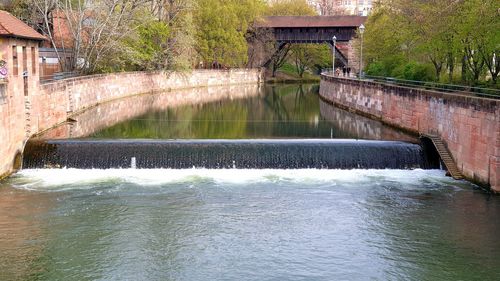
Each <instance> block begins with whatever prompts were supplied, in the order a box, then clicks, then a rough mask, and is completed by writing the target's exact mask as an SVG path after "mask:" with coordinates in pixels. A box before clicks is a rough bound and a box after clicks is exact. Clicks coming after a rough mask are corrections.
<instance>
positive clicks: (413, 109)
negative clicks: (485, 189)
mask: <svg viewBox="0 0 500 281" xmlns="http://www.w3.org/2000/svg"><path fill="white" fill-rule="evenodd" d="M320 95H321V97H322V98H323V99H325V100H326V101H329V102H331V103H333V104H335V105H337V106H339V107H342V108H345V109H348V110H351V111H355V112H357V113H360V114H363V115H365V116H368V117H370V118H373V119H376V120H380V121H382V122H383V123H385V124H388V125H390V126H393V127H397V128H400V129H403V130H405V131H408V132H412V133H415V134H429V135H436V136H439V137H440V138H441V140H443V142H444V143H445V144H446V146H447V147H448V150H449V151H450V152H451V154H452V157H453V159H454V161H455V163H456V164H457V166H458V168H459V170H460V172H461V173H462V174H463V175H464V176H465V178H467V179H468V180H470V181H473V182H476V183H478V184H481V185H485V186H489V187H491V189H492V190H493V191H495V192H497V193H498V192H500V100H495V99H488V98H479V97H474V96H469V95H462V94H450V93H442V92H436V91H431V90H426V89H415V88H408V87H403V86H397V85H392V84H385V83H379V82H373V81H365V80H355V79H345V78H339V77H331V76H326V75H323V76H322V78H321V86H320Z"/></svg>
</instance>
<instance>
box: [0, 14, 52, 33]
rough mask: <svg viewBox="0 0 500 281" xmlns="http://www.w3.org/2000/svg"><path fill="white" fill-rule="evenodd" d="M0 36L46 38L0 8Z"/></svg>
mask: <svg viewBox="0 0 500 281" xmlns="http://www.w3.org/2000/svg"><path fill="white" fill-rule="evenodd" d="M0 36H6V37H20V38H26V39H33V40H47V38H46V37H45V36H43V35H42V34H40V33H38V32H36V31H35V30H34V29H33V28H31V27H29V26H28V25H27V24H25V23H24V22H22V21H21V20H19V19H18V18H16V17H14V16H13V15H11V14H10V13H8V12H6V11H2V10H0Z"/></svg>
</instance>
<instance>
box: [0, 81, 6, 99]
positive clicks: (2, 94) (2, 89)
mask: <svg viewBox="0 0 500 281" xmlns="http://www.w3.org/2000/svg"><path fill="white" fill-rule="evenodd" d="M6 102H7V84H5V83H0V104H4V103H6Z"/></svg>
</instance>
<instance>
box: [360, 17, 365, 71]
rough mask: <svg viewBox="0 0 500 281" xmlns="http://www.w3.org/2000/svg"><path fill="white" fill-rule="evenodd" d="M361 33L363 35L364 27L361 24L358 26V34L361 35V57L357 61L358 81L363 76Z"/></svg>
mask: <svg viewBox="0 0 500 281" xmlns="http://www.w3.org/2000/svg"><path fill="white" fill-rule="evenodd" d="M363 33H365V26H364V25H363V24H361V25H360V26H359V34H361V55H360V59H359V79H361V78H362V77H361V76H362V75H363Z"/></svg>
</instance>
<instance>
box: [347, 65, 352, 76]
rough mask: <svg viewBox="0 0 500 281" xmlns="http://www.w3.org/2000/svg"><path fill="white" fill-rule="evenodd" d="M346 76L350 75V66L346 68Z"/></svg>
mask: <svg viewBox="0 0 500 281" xmlns="http://www.w3.org/2000/svg"><path fill="white" fill-rule="evenodd" d="M347 76H349V77H351V68H350V67H348V68H347Z"/></svg>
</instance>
